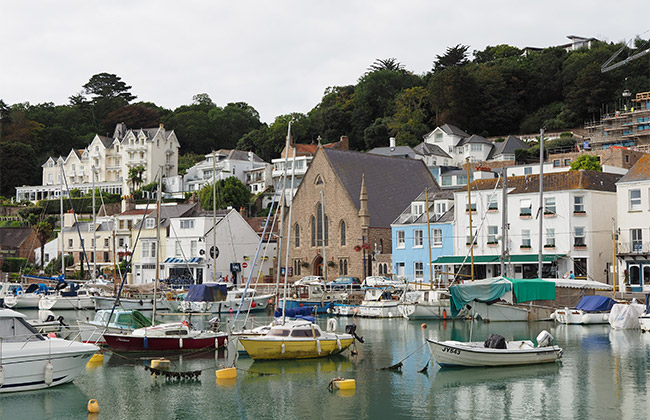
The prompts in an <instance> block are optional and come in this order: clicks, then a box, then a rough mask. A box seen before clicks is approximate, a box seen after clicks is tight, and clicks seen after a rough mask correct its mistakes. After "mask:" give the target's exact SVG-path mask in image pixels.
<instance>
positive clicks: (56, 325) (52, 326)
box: [27, 310, 77, 339]
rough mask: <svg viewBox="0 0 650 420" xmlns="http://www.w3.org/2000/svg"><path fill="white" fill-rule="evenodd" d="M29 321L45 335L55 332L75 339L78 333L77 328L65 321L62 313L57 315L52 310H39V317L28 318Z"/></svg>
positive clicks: (58, 335)
mask: <svg viewBox="0 0 650 420" xmlns="http://www.w3.org/2000/svg"><path fill="white" fill-rule="evenodd" d="M27 323H28V324H29V325H31V326H32V327H34V329H35V330H36V331H38V332H39V334H43V335H48V334H55V335H56V336H57V337H60V338H65V339H74V335H75V334H76V333H77V331H76V328H73V327H71V326H70V325H68V324H66V323H65V319H64V318H63V316H62V315H59V316H56V315H55V314H54V312H52V311H47V310H39V311H38V318H35V319H28V320H27Z"/></svg>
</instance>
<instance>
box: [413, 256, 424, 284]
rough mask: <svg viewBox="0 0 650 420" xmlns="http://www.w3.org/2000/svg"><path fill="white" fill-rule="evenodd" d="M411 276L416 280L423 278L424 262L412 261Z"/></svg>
mask: <svg viewBox="0 0 650 420" xmlns="http://www.w3.org/2000/svg"><path fill="white" fill-rule="evenodd" d="M413 277H414V278H415V279H416V280H422V279H423V278H424V263H423V262H422V261H415V262H413Z"/></svg>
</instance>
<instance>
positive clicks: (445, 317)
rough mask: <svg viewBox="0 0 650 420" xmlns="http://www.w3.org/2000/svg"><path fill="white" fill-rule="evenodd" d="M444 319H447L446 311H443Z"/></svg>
mask: <svg viewBox="0 0 650 420" xmlns="http://www.w3.org/2000/svg"><path fill="white" fill-rule="evenodd" d="M442 319H447V310H446V309H443V310H442Z"/></svg>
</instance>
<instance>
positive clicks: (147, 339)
mask: <svg viewBox="0 0 650 420" xmlns="http://www.w3.org/2000/svg"><path fill="white" fill-rule="evenodd" d="M143 344H144V349H145V350H146V349H148V348H149V337H145V338H144V340H143Z"/></svg>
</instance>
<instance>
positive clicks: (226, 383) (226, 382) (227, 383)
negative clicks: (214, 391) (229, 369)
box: [217, 378, 237, 388]
mask: <svg viewBox="0 0 650 420" xmlns="http://www.w3.org/2000/svg"><path fill="white" fill-rule="evenodd" d="M236 385H237V379H236V378H232V379H223V378H217V386H220V387H222V388H234V387H235V386H236Z"/></svg>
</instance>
